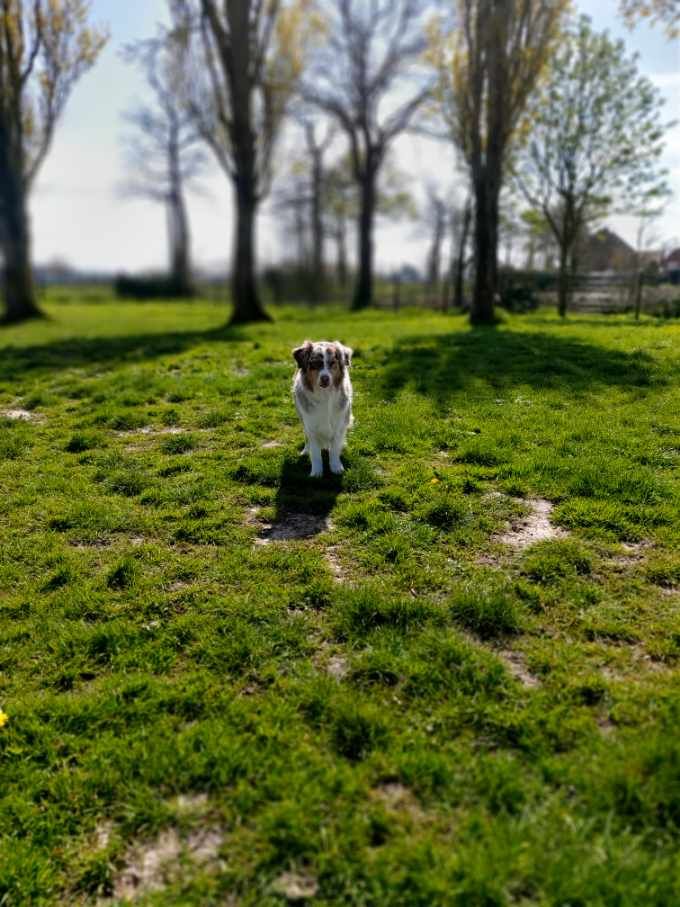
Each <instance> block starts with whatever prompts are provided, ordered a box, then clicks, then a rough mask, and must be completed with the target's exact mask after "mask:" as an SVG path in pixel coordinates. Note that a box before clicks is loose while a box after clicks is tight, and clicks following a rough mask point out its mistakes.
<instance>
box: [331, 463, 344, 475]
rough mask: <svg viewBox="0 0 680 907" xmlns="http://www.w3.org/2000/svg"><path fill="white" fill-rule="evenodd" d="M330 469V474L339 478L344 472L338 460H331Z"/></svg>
mask: <svg viewBox="0 0 680 907" xmlns="http://www.w3.org/2000/svg"><path fill="white" fill-rule="evenodd" d="M330 467H331V472H332V473H333V475H334V476H340V475H342V474H343V472H344V471H345V467H344V466H343V465H342V463H341V462H340V460H331V463H330Z"/></svg>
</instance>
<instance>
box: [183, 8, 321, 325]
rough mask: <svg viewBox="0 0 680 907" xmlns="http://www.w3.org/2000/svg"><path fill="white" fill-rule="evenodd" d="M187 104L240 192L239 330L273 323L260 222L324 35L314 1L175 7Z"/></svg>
mask: <svg viewBox="0 0 680 907" xmlns="http://www.w3.org/2000/svg"><path fill="white" fill-rule="evenodd" d="M169 4H170V12H171V16H172V21H173V25H174V29H175V35H176V37H177V39H178V40H179V41H181V42H182V67H183V69H184V72H185V83H184V92H185V103H186V104H187V107H188V110H189V111H190V113H191V115H192V117H193V119H194V123H195V125H196V128H197V129H198V131H199V133H200V134H201V136H202V137H203V139H204V140H205V141H206V143H207V144H208V146H209V147H210V148H211V149H212V151H213V153H214V154H215V157H216V159H217V161H218V163H219V164H220V166H221V167H222V169H223V170H224V172H225V173H226V174H227V176H228V178H229V179H230V180H231V182H232V185H233V188H234V197H235V209H236V228H235V243H234V257H233V268H232V297H233V303H234V309H233V313H232V317H231V322H232V324H236V323H243V322H249V321H262V320H268V318H269V316H268V315H267V313H266V312H265V310H264V308H263V307H262V304H261V302H260V298H259V294H258V290H257V284H256V276H255V275H256V255H255V221H256V216H257V210H258V206H259V204H260V202H261V201H262V199H263V198H264V197H265V196H266V194H267V192H268V190H269V187H270V183H271V177H272V156H273V151H274V147H275V145H276V141H277V139H278V137H279V133H280V130H281V124H282V122H283V119H284V116H285V113H286V108H287V106H288V103H289V101H290V98H291V96H292V95H293V93H294V91H295V88H296V85H297V82H298V79H299V77H300V75H301V73H302V69H303V65H304V60H305V49H306V48H307V47H308V46H309V42H310V40H311V37H312V36H313V33H314V31H315V30H316V28H317V25H318V23H317V20H316V19H315V17H314V16H312V15H311V14H310V10H311V5H312V4H311V0H290V2H288V3H285V2H283V0H270V2H266V3H265V2H263V0H169Z"/></svg>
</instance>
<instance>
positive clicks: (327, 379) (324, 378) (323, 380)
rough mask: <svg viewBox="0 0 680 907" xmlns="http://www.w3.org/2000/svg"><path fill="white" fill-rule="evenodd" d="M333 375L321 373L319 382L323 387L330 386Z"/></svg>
mask: <svg viewBox="0 0 680 907" xmlns="http://www.w3.org/2000/svg"><path fill="white" fill-rule="evenodd" d="M330 383H331V376H330V375H319V384H320V385H321V387H330Z"/></svg>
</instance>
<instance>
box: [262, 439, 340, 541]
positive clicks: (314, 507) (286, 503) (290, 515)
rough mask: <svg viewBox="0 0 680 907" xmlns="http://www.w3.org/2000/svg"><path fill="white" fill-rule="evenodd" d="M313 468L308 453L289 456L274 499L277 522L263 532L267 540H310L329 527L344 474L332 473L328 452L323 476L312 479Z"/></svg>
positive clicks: (282, 470) (264, 538) (282, 467)
mask: <svg viewBox="0 0 680 907" xmlns="http://www.w3.org/2000/svg"><path fill="white" fill-rule="evenodd" d="M309 468H310V467H309V457H307V456H306V455H305V456H302V455H298V456H293V455H290V454H288V455H286V457H285V459H284V461H283V464H282V466H281V475H280V478H279V483H278V489H277V492H276V498H275V502H274V503H275V506H276V515H275V517H274V523H273V524H272V525H271V526H270V527H268V528H266V529H265V530H264V531H263V532H262V533H261V536H260V537H261V538H262V539H263V540H271V541H290V540H293V539H309V538H313V537H314V536H316V535H318V534H319V533H320V532H323V531H324V530H325V529H328V527H329V521H330V514H331V512H332V510H333V508H334V507H335V502H336V500H337V497H338V495H339V494H340V492H341V491H342V488H343V476H342V475H339V476H336V475H333V473H331V472H330V470H329V468H328V458H327V456H326V454H324V475H323V478H320V479H312V478H310V475H309Z"/></svg>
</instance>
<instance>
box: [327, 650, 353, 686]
mask: <svg viewBox="0 0 680 907" xmlns="http://www.w3.org/2000/svg"><path fill="white" fill-rule="evenodd" d="M326 673H327V674H330V676H331V677H334V678H335V679H336V680H344V678H345V677H347V675H348V674H349V662H348V661H347V659H346V658H343V656H342V655H332V656H331V657H330V658H329V659H328V662H327V664H326Z"/></svg>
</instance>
